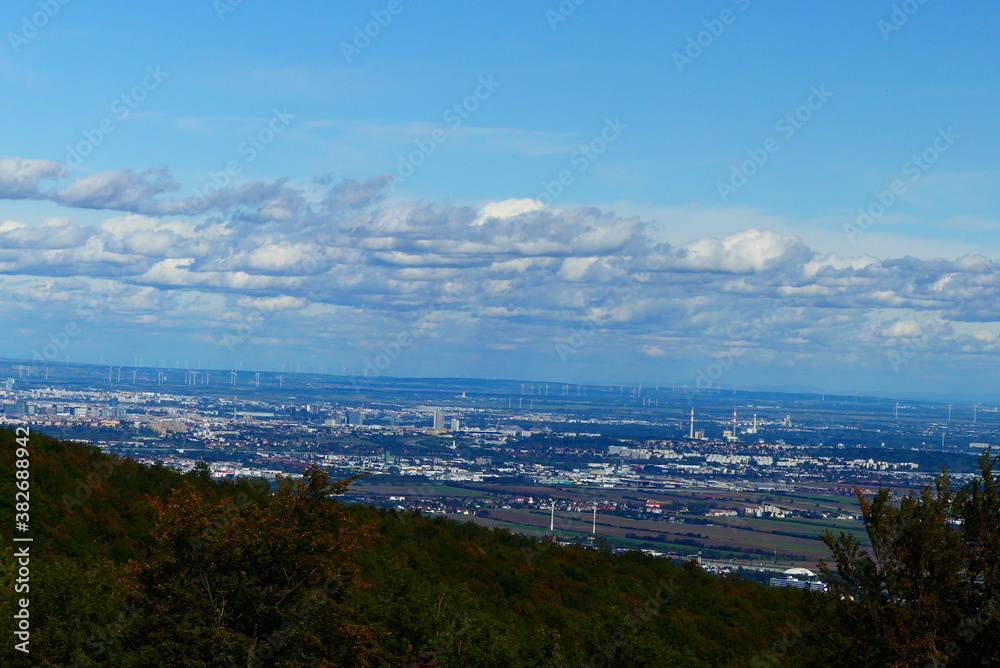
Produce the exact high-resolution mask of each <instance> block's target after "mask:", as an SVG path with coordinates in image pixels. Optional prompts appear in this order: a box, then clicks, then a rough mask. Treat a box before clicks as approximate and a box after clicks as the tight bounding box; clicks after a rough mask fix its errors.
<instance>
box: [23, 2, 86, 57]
mask: <svg viewBox="0 0 1000 668" xmlns="http://www.w3.org/2000/svg"><path fill="white" fill-rule="evenodd" d="M70 2H71V0H38V3H37V5H38V11H37V12H34V13H32V14H31V15H27V14H25V15H24V16H22V17H21V29H20V30H18V31H17V32H13V31H11V32H8V33H7V42H8V43H10V48H11V49H13V50H14V53H20V51H21V48H22V47H25V46H27V45H28V42H30V41H31V40H33V39H35V38H36V37H38V33H39V32H41V31H42V30H43V29H44V28H45V27H46V26H48V25H49V22H50V21H51V20H52V19H54V18H55V17H56V16H58V15H59V12H61V11H62V8H63V7H65V6H66V5H68V4H69V3H70Z"/></svg>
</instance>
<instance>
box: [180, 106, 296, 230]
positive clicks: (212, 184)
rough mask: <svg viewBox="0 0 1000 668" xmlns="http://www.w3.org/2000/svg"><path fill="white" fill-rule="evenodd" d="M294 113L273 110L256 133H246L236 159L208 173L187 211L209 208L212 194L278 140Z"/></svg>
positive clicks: (201, 210) (193, 211) (189, 212)
mask: <svg viewBox="0 0 1000 668" xmlns="http://www.w3.org/2000/svg"><path fill="white" fill-rule="evenodd" d="M294 118H295V115H294V114H290V113H288V109H287V108H284V109H273V110H272V115H271V118H270V119H269V120H268V121H267V124H266V125H265V126H264V127H262V128H261V129H260V130H258V131H257V132H254V133H252V134H249V135H247V137H246V139H244V140H243V141H242V142H240V144H239V146H237V147H236V153H237V154H238V155H239V157H238V158H235V159H233V160H230V161H229V162H227V163H226V165H225V169H223V170H222V171H219V172H209V174H208V179H209V183H206V184H205V185H203V186H202V187H201V188H195V189H194V198H193V201H192V202H190V203H189V205H188V209H189V210H188V214H189V215H193V214H198V213H202V212H204V211H206V210H208V209H209V208H210V207H211V199H210V198H211V197H212V196H213V195H217V194H218V193H219V192H220V191H222V190H224V189H225V188H228V187H229V186H230V185H232V183H233V179H234V178H235V177H237V176H239V175H240V174H242V173H243V168H244V167H245V166H246V165H248V164H250V163H251V162H253V161H254V160H256V159H257V158H258V156H260V154H261V153H262V152H263V151H264V150H265V149H266V148H267V147H268V146H270V145H271V144H272V143H274V140H275V139H277V137H278V135H280V134H281V133H283V132H284V131H285V130H287V129H288V126H289V125H290V124H291V122H292V120H293V119H294Z"/></svg>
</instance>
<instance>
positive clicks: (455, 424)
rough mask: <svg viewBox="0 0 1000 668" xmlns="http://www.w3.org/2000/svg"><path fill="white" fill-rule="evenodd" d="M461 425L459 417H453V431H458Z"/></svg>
mask: <svg viewBox="0 0 1000 668" xmlns="http://www.w3.org/2000/svg"><path fill="white" fill-rule="evenodd" d="M459 426H460V425H459V422H458V418H452V419H451V430H452V431H458V428H459Z"/></svg>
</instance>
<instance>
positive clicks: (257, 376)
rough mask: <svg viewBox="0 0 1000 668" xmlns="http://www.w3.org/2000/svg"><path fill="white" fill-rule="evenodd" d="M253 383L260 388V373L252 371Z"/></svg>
mask: <svg viewBox="0 0 1000 668" xmlns="http://www.w3.org/2000/svg"><path fill="white" fill-rule="evenodd" d="M253 382H254V385H255V386H256V387H260V371H254V373H253Z"/></svg>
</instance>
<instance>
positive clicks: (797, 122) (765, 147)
mask: <svg viewBox="0 0 1000 668" xmlns="http://www.w3.org/2000/svg"><path fill="white" fill-rule="evenodd" d="M831 97H833V91H831V90H829V89H828V88H827V87H826V84H821V85H819V86H811V87H810V88H809V97H807V98H806V101H805V102H803V103H802V104H800V105H799V106H798V107H796V108H795V109H793V110H792V111H790V112H788V113H787V114H785V115H783V116H782V117H781V118H779V119H778V120H777V122H776V123H775V124H774V130H775V132H777V133H778V135H779V136H777V137H774V136H772V137H768V138H767V139H765V140H764V142H763V144H762V146H761V147H760V148H751V149H747V159H746V160H744V161H743V162H740V163H736V164H733V165H732V166H731V167H730V168H729V178H728V179H727V180H725V181H722V180H719V181H716V183H715V188H716V190H718V191H719V197H721V198H722V201H723V202H728V201H729V197H730V195H733V194H734V193H736V191H738V190H739V189H740V188H742V187H743V186H745V185H746V184H747V182H748V181H749V180H750V178H751V177H753V175H754V174H756V173H757V172H758V171H759V170H760V168H761V167H763V166H764V165H766V164H767V163H768V161H770V159H771V156H773V155H774V154H776V153H777V152H778V151H780V150H781V140H784V141H790V140H791V139H792V137H794V136H795V134H796V133H797V132H798V131H799V130H801V129H802V128H803V127H805V124H806V123H808V122H809V121H810V120H812V117H813V115H814V114H815V113H816V112H817V111H819V110H820V109H822V108H823V107H824V106H825V105H826V103H827V102H829V101H830V98H831ZM779 137H780V139H779Z"/></svg>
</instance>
